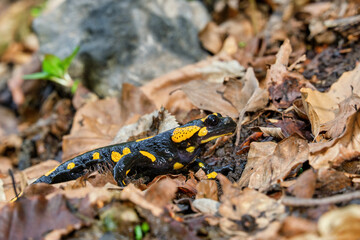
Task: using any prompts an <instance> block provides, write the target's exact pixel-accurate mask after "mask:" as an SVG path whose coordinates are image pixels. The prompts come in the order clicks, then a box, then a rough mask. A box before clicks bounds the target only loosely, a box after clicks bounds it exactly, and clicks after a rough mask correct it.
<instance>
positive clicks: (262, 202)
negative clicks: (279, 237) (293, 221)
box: [219, 188, 285, 238]
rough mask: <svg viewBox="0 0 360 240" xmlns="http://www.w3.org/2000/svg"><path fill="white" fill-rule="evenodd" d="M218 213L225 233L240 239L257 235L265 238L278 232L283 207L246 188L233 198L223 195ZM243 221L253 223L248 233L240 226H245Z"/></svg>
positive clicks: (283, 211) (282, 215) (283, 210)
mask: <svg viewBox="0 0 360 240" xmlns="http://www.w3.org/2000/svg"><path fill="white" fill-rule="evenodd" d="M219 213H220V215H221V216H222V217H223V218H222V219H221V221H220V228H221V229H222V230H223V231H224V232H225V233H227V234H230V235H234V236H242V237H249V236H252V235H257V236H262V237H263V238H266V237H268V236H271V235H273V234H276V233H277V232H278V230H279V228H280V221H281V220H282V218H283V217H284V213H285V207H284V206H283V205H282V204H281V203H280V202H278V201H276V200H274V199H272V198H269V197H267V196H266V195H265V194H262V193H259V192H258V191H255V190H252V189H248V188H247V189H244V190H243V191H242V192H240V191H239V192H238V193H237V194H236V195H233V196H226V195H225V196H224V200H223V201H222V204H221V206H220V208H219ZM250 216H251V217H250ZM245 219H249V220H250V219H253V221H254V222H253V223H252V224H251V225H252V228H251V229H248V231H245V230H244V228H243V227H244V226H242V225H246V223H245V222H244V220H245ZM241 222H242V224H241ZM248 223H249V222H248ZM255 229H256V230H257V231H255Z"/></svg>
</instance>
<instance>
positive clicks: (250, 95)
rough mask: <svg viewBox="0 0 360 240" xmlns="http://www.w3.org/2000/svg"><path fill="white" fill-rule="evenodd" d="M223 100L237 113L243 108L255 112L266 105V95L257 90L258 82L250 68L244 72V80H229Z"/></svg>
mask: <svg viewBox="0 0 360 240" xmlns="http://www.w3.org/2000/svg"><path fill="white" fill-rule="evenodd" d="M224 98H225V99H227V100H228V101H229V102H230V103H231V104H232V105H233V106H235V108H236V110H237V111H238V112H239V113H240V112H241V111H243V110H244V109H245V108H246V111H253V112H255V111H257V110H259V109H262V108H264V107H265V106H266V104H267V103H268V93H267V91H264V90H263V89H260V88H259V82H258V80H257V78H256V76H255V73H254V70H253V68H251V67H249V68H248V69H247V70H246V73H245V76H244V78H242V79H240V80H238V79H234V78H230V80H229V81H228V82H226V83H225V90H224Z"/></svg>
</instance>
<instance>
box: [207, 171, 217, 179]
mask: <svg viewBox="0 0 360 240" xmlns="http://www.w3.org/2000/svg"><path fill="white" fill-rule="evenodd" d="M206 176H207V177H208V178H216V176H217V173H216V172H211V173H209V174H207V175H206Z"/></svg>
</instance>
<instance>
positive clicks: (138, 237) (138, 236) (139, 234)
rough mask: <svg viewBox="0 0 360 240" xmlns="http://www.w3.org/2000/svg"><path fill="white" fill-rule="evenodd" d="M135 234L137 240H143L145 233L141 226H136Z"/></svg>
mask: <svg viewBox="0 0 360 240" xmlns="http://www.w3.org/2000/svg"><path fill="white" fill-rule="evenodd" d="M134 233H135V239H136V240H141V239H142V238H143V233H142V231H141V227H140V225H136V226H135V229H134Z"/></svg>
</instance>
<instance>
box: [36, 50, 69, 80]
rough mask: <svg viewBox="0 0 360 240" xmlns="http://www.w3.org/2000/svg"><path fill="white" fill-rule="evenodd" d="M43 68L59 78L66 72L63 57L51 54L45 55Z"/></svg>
mask: <svg viewBox="0 0 360 240" xmlns="http://www.w3.org/2000/svg"><path fill="white" fill-rule="evenodd" d="M42 68H43V71H44V72H47V73H49V74H50V75H52V76H54V77H58V78H61V77H63V76H64V73H65V71H64V68H63V66H62V63H61V59H60V58H58V57H57V56H55V55H51V54H46V55H45V58H44V61H43V63H42Z"/></svg>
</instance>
